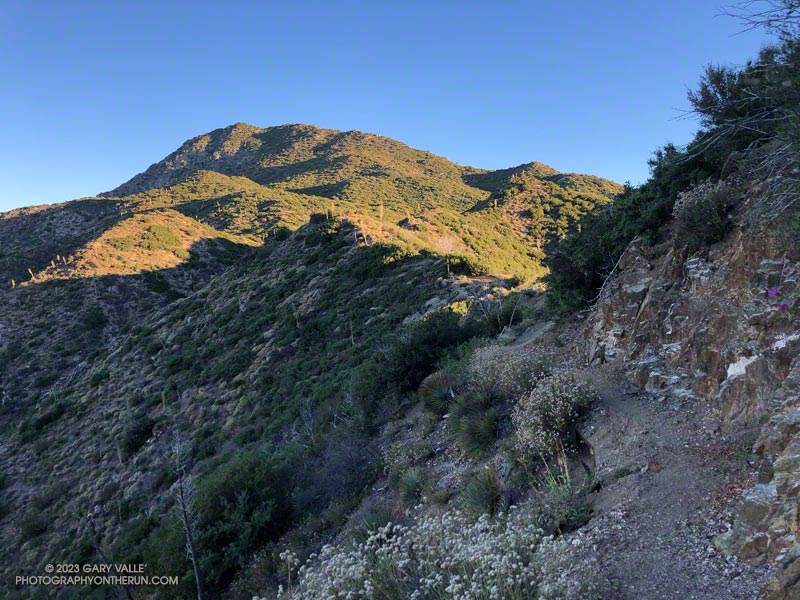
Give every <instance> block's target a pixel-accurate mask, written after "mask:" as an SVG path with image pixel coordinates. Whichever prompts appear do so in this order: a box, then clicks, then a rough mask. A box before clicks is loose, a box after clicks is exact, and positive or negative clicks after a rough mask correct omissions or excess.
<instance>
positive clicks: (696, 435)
mask: <svg viewBox="0 0 800 600" xmlns="http://www.w3.org/2000/svg"><path fill="white" fill-rule="evenodd" d="M583 374H584V376H585V377H586V378H587V379H588V380H590V381H591V382H592V383H593V384H594V386H595V388H596V389H597V391H598V396H599V398H598V401H597V403H596V405H595V408H594V409H593V410H592V412H591V414H590V415H589V416H588V417H587V419H586V421H585V422H584V423H582V426H581V427H582V434H583V435H584V437H585V439H586V440H588V442H589V443H590V444H591V446H592V448H593V451H594V459H595V464H596V473H595V481H596V484H595V487H596V489H597V490H598V491H596V492H595V493H593V494H592V496H593V505H594V509H595V516H594V518H592V520H591V521H590V522H589V523H588V524H587V525H585V526H584V527H583V528H582V529H580V530H579V531H577V532H575V533H573V534H572V536H573V537H574V539H573V542H572V543H573V544H575V545H578V544H579V545H580V546H583V547H584V548H585V547H586V546H585V545H589V546H590V547H596V549H597V555H598V556H599V557H600V561H601V565H602V567H603V570H604V571H605V573H604V575H605V576H606V577H608V578H609V579H610V580H611V582H612V583H613V584H614V587H615V588H616V589H617V591H616V592H615V594H617V596H618V598H619V599H620V600H622V599H631V600H632V599H637V600H638V599H659V600H660V599H673V598H674V599H675V600H678V599H680V600H738V599H742V600H745V599H746V600H753V599H755V598H757V597H758V591H759V589H760V588H761V587H762V585H763V584H764V582H765V580H766V577H768V576H769V574H770V573H769V570H768V568H767V567H754V566H751V565H748V564H746V563H743V562H741V561H739V560H738V559H736V558H735V557H730V556H725V555H724V554H722V553H720V552H718V551H717V550H716V549H715V547H714V543H713V540H714V538H715V537H716V536H717V535H719V534H720V533H722V532H723V531H725V530H726V529H727V528H728V526H729V525H730V523H731V521H732V514H733V506H734V503H735V502H736V500H737V499H738V497H739V495H740V492H741V490H743V489H745V488H746V487H748V486H749V485H752V480H753V477H754V466H753V462H752V455H751V454H750V453H749V448H750V447H751V445H752V444H751V443H750V440H748V438H747V435H746V434H744V435H743V434H738V435H733V434H726V433H724V432H723V431H722V430H721V428H720V422H719V419H718V418H717V416H716V414H715V412H714V410H713V409H712V408H711V407H708V406H704V405H703V404H701V403H700V402H698V401H691V400H684V401H681V400H678V399H674V398H671V397H669V396H661V397H655V396H653V395H650V394H647V393H644V392H642V391H641V390H639V389H638V388H635V387H634V386H632V385H630V384H629V383H627V382H626V380H625V378H624V376H623V375H622V373H621V370H620V369H619V366H618V365H614V364H606V365H602V366H600V367H593V368H590V369H586V370H584V372H583Z"/></svg>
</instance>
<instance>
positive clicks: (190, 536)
mask: <svg viewBox="0 0 800 600" xmlns="http://www.w3.org/2000/svg"><path fill="white" fill-rule="evenodd" d="M173 453H174V454H175V473H176V474H177V476H178V497H177V501H178V519H179V520H180V522H181V525H182V527H183V534H184V535H185V536H186V554H187V555H188V557H189V560H190V561H191V562H192V570H193V571H194V581H195V585H196V587H197V600H205V591H204V587H203V575H202V574H201V573H200V564H199V562H198V556H197V545H196V544H195V535H194V530H195V520H196V516H195V514H194V511H193V510H192V506H191V502H192V496H193V495H194V489H193V486H192V483H191V481H189V480H188V479H187V477H186V463H185V459H184V452H183V442H182V441H180V440H176V441H175V443H174V444H173Z"/></svg>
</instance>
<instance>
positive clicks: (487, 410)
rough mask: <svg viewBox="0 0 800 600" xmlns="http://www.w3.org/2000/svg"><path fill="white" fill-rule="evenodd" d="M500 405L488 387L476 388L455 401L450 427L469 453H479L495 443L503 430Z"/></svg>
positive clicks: (451, 412)
mask: <svg viewBox="0 0 800 600" xmlns="http://www.w3.org/2000/svg"><path fill="white" fill-rule="evenodd" d="M500 404H501V402H500V399H499V398H498V397H497V395H496V393H495V392H494V391H493V390H491V389H488V388H473V389H472V390H470V391H469V392H467V393H466V394H464V395H462V396H459V397H458V398H457V399H456V400H455V401H454V402H453V406H452V409H451V411H450V420H449V423H448V426H449V428H450V432H451V433H452V435H453V437H454V438H455V439H456V441H457V442H458V443H459V445H460V446H461V447H462V448H463V449H464V450H465V451H466V452H467V453H469V454H478V453H480V452H482V451H483V450H485V449H486V448H488V447H489V446H490V445H491V444H492V442H494V440H495V439H496V437H497V432H498V430H499V429H500V419H501V411H500V409H499V406H500Z"/></svg>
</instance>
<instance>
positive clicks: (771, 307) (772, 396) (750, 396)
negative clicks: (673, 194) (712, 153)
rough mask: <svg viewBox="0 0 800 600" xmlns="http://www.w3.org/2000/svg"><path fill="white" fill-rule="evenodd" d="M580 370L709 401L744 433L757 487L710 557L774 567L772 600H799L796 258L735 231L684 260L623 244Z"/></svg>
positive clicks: (673, 251)
mask: <svg viewBox="0 0 800 600" xmlns="http://www.w3.org/2000/svg"><path fill="white" fill-rule="evenodd" d="M586 352H587V358H588V360H589V361H590V362H594V363H600V362H605V361H606V360H611V359H617V358H619V359H623V360H624V361H625V362H626V363H627V364H628V374H629V376H630V377H631V379H633V380H634V381H635V382H636V383H637V384H638V385H640V386H641V387H644V388H646V389H647V390H648V391H651V392H654V393H656V394H661V395H664V396H668V397H672V398H676V399H696V400H698V401H705V402H710V403H712V404H713V406H715V407H716V408H717V409H718V410H719V414H720V423H721V426H722V427H723V428H724V429H725V430H727V431H738V432H744V431H754V432H758V433H757V441H756V443H755V446H754V451H755V452H757V453H758V455H759V456H760V457H761V459H762V460H761V467H760V471H759V477H758V482H757V483H756V485H755V486H754V487H752V488H751V489H749V490H747V491H746V492H745V493H744V495H743V498H742V501H741V506H740V508H739V512H738V517H737V520H736V522H735V523H734V526H733V527H732V528H731V530H730V531H728V532H727V533H726V534H724V535H723V536H722V537H721V538H720V539H719V540H717V545H718V547H719V548H721V549H723V550H725V551H727V552H731V553H736V554H738V555H739V556H740V557H741V558H744V559H746V560H748V561H751V562H754V563H763V562H765V561H772V562H773V563H774V566H775V569H776V575H777V577H776V580H775V581H774V582H773V583H772V584H771V585H770V587H769V588H768V589H767V590H765V591H764V597H765V598H769V599H770V600H779V599H780V600H783V599H788V598H800V536H798V527H799V526H800V502H799V499H800V249H798V248H797V245H796V243H791V242H790V243H789V244H787V243H786V242H785V240H784V241H783V242H782V241H781V240H780V239H779V236H773V235H771V234H770V233H767V232H764V231H761V232H757V233H756V232H747V231H742V230H737V231H735V232H734V233H732V234H731V235H729V236H728V238H727V239H726V240H725V241H724V242H722V243H720V244H717V245H715V246H713V247H711V248H707V249H705V250H704V251H702V252H700V253H696V254H692V255H690V254H689V253H688V252H687V251H686V250H685V249H683V248H681V247H680V246H679V245H677V244H676V243H675V242H674V241H668V242H663V243H661V244H659V245H655V246H650V245H647V244H646V243H644V242H643V241H642V240H635V241H634V242H632V243H631V244H630V245H629V247H628V248H627V250H626V251H625V253H624V254H623V256H622V258H621V259H620V262H619V265H618V268H617V272H616V273H615V274H614V275H613V276H612V277H611V278H609V280H608V281H607V283H606V285H605V287H604V289H603V290H602V292H601V295H600V298H599V300H598V303H597V306H596V308H595V310H594V312H593V314H592V316H591V318H590V320H589V323H588V326H587V329H586Z"/></svg>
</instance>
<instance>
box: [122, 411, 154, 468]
mask: <svg viewBox="0 0 800 600" xmlns="http://www.w3.org/2000/svg"><path fill="white" fill-rule="evenodd" d="M153 427H155V421H153V419H151V418H150V417H149V416H147V415H140V416H137V417H134V418H133V419H131V420H130V422H129V423H128V424H127V426H126V427H125V431H124V432H123V434H122V440H121V441H120V449H121V450H122V454H123V456H124V457H125V458H126V459H127V458H130V457H131V456H133V455H134V454H136V452H138V451H139V449H140V448H141V447H142V446H144V444H145V442H147V440H148V438H149V437H150V436H151V435H153Z"/></svg>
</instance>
